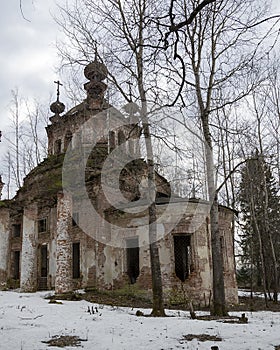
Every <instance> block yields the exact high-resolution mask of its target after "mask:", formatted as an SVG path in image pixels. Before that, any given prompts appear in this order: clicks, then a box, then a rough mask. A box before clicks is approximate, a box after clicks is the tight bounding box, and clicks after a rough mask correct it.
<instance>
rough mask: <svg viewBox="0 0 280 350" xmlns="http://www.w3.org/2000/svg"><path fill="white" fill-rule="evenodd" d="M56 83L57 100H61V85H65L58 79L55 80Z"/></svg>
mask: <svg viewBox="0 0 280 350" xmlns="http://www.w3.org/2000/svg"><path fill="white" fill-rule="evenodd" d="M54 83H55V84H57V90H56V91H57V101H58V100H59V94H60V93H59V87H60V86H63V84H61V82H60V81H59V80H58V81H54Z"/></svg>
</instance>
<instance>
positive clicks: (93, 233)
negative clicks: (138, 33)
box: [0, 60, 238, 303]
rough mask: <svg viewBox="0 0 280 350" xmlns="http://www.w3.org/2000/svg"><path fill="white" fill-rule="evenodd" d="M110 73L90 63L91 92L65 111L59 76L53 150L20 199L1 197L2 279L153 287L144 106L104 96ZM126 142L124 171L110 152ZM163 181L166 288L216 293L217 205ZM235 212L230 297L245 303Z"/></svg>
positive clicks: (7, 282)
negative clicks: (120, 104) (115, 103)
mask: <svg viewBox="0 0 280 350" xmlns="http://www.w3.org/2000/svg"><path fill="white" fill-rule="evenodd" d="M107 73H108V72H107V68H106V66H105V65H104V64H102V63H100V62H98V61H97V60H95V61H94V62H92V63H90V64H89V65H88V66H86V68H85V70H84V74H85V77H86V78H87V79H88V80H89V82H87V83H86V84H85V85H84V88H85V90H86V92H87V98H86V99H85V100H84V101H83V102H82V103H80V104H79V105H77V106H75V107H74V108H72V109H70V110H69V111H68V112H66V113H64V109H65V107H64V105H63V103H62V102H60V101H59V85H58V93H57V100H56V102H54V103H53V104H52V105H51V111H52V112H53V116H52V117H51V118H50V124H49V125H48V126H47V127H46V131H47V135H48V157H47V158H46V159H45V160H44V161H43V162H42V163H41V164H39V165H38V166H37V167H36V168H35V169H33V170H32V171H31V172H30V173H29V174H28V175H27V176H26V178H25V179H24V184H23V186H22V187H21V188H20V189H19V190H18V192H17V194H16V196H15V197H14V198H13V199H12V200H2V201H0V288H15V287H20V289H21V291H26V292H32V291H36V290H45V289H55V291H56V292H57V293H64V292H69V291H73V290H76V289H79V288H86V287H92V288H97V289H99V290H102V289H118V288H123V287H125V286H127V285H129V284H136V285H137V287H138V288H139V289H144V290H150V289H151V272H150V256H149V235H148V217H147V202H148V200H149V198H148V196H145V191H144V195H143V193H142V192H143V191H142V190H143V188H145V181H146V178H147V164H146V162H145V161H144V160H143V158H141V155H140V146H139V137H140V135H141V128H140V126H139V123H138V119H137V117H136V116H135V113H134V112H135V110H134V109H135V108H134V107H135V105H132V107H131V108H127V109H126V111H123V112H121V111H120V110H117V109H116V108H113V107H112V106H110V105H109V103H108V101H107V100H106V99H105V98H104V95H105V90H106V88H107V86H106V84H105V83H104V80H105V78H106V76H107ZM118 149H120V150H121V152H122V153H121V154H122V156H121V157H123V158H124V160H123V163H124V165H123V166H122V167H120V169H119V170H118V171H117V173H116V172H114V169H116V168H117V167H118V164H117V163H118V158H114V157H112V158H111V159H109V160H107V158H108V156H109V155H110V154H114V152H116V151H117V150H118ZM127 154H129V157H127ZM105 163H106V164H107V165H106V167H105V166H104V164H105ZM104 174H105V175H104ZM104 176H105V178H106V176H107V178H106V179H107V180H106V179H105V180H106V181H107V185H106V186H105V187H106V188H105V187H104V184H103V183H102V181H103V180H102V179H103V178H104ZM80 178H82V180H81V179H80ZM108 179H109V180H108ZM105 180H104V181H105ZM106 181H105V182H106ZM141 186H142V187H141ZM155 186H156V197H155V201H156V208H157V221H156V225H157V232H158V247H159V255H160V263H161V272H162V280H163V288H164V295H165V296H166V298H168V296H169V295H176V293H181V292H182V291H183V293H184V295H185V296H186V297H187V298H190V299H192V300H193V302H194V303H203V302H205V301H209V300H210V299H211V297H212V294H213V293H212V257H211V249H210V244H211V237H210V227H209V226H210V224H209V209H210V208H209V204H208V203H207V202H206V201H201V200H198V199H195V198H192V199H187V198H180V197H178V196H175V195H174V194H173V193H172V191H171V188H170V184H169V183H168V181H167V180H166V179H165V178H164V177H162V176H161V175H160V174H158V173H155ZM104 188H105V189H104ZM141 188H142V190H141ZM116 189H118V190H116ZM108 191H109V192H108ZM141 191H142V192H141ZM108 193H109V195H108ZM233 219H234V213H233V211H232V210H230V209H229V208H226V207H224V206H220V207H219V225H220V235H221V245H222V250H223V257H224V277H225V286H226V301H227V303H237V302H238V298H237V284H236V278H235V262H234V243H233Z"/></svg>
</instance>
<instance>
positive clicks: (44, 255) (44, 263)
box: [41, 244, 48, 277]
mask: <svg viewBox="0 0 280 350" xmlns="http://www.w3.org/2000/svg"><path fill="white" fill-rule="evenodd" d="M41 277H48V246H47V245H46V244H44V245H42V246H41Z"/></svg>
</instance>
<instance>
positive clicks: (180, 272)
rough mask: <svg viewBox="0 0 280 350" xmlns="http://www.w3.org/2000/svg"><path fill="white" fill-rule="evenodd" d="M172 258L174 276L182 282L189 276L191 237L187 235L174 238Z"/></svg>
mask: <svg viewBox="0 0 280 350" xmlns="http://www.w3.org/2000/svg"><path fill="white" fill-rule="evenodd" d="M174 256H175V273H176V276H177V277H179V278H180V280H181V281H182V282H184V281H185V280H186V279H187V278H188V277H189V274H190V264H191V237H190V236H187V235H181V236H174Z"/></svg>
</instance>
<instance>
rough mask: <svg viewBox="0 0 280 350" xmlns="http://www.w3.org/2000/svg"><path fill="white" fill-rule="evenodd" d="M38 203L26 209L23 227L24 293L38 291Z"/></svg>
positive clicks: (22, 269)
mask: <svg viewBox="0 0 280 350" xmlns="http://www.w3.org/2000/svg"><path fill="white" fill-rule="evenodd" d="M37 219H38V209H37V203H32V204H29V205H28V206H27V207H25V208H24V212H23V225H22V226H23V227H22V252H21V269H20V270H21V274H20V289H21V291H23V292H34V291H36V290H37V253H38V251H37V240H38V232H37V227H36V225H37Z"/></svg>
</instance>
